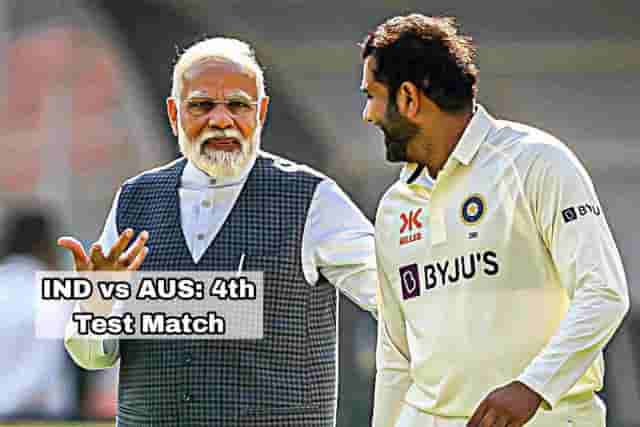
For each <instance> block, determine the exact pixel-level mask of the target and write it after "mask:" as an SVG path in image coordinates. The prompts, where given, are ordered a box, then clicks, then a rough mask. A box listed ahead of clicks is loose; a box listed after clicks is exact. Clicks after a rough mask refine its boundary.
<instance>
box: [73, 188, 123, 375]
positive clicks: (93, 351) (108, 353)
mask: <svg viewBox="0 0 640 427" xmlns="http://www.w3.org/2000/svg"><path fill="white" fill-rule="evenodd" d="M119 197H120V191H119V190H118V192H117V194H116V196H115V197H114V200H113V205H112V206H111V211H109V215H108V216H107V220H106V222H105V225H104V229H103V230H102V234H101V236H100V238H99V239H98V242H99V243H100V245H101V246H102V250H103V251H104V252H108V251H109V250H110V249H111V247H112V246H113V245H114V244H115V242H116V241H117V240H118V230H117V227H116V210H117V207H118V199H119ZM76 312H87V310H86V309H85V308H84V307H83V306H82V305H81V304H80V303H78V304H76V306H75V308H74V313H76ZM97 314H98V313H97ZM99 314H100V315H107V314H109V313H99ZM64 346H65V348H66V349H67V352H68V353H69V356H71V358H72V359H73V360H74V361H75V362H76V364H78V366H80V367H82V368H85V369H104V368H111V367H113V366H115V364H116V363H117V361H118V359H119V358H120V352H119V346H118V340H114V339H108V340H105V339H103V338H100V337H96V336H94V337H90V338H88V337H87V336H81V335H79V334H78V328H77V325H76V323H75V322H73V321H72V320H71V319H69V321H68V322H67V327H66V330H65V339H64Z"/></svg>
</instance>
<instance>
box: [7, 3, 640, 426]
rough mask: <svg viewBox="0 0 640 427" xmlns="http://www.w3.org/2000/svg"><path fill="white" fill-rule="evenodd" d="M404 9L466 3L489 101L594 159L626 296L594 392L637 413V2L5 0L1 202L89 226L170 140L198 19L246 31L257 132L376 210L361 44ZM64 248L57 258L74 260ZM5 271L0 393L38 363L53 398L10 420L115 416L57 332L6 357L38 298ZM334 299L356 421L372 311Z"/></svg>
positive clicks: (377, 172) (230, 32)
mask: <svg viewBox="0 0 640 427" xmlns="http://www.w3.org/2000/svg"><path fill="white" fill-rule="evenodd" d="M412 11H418V12H421V13H425V14H439V15H452V16H456V17H458V19H459V21H460V23H461V24H462V29H463V31H464V32H466V33H468V34H470V35H472V36H473V37H474V39H475V41H476V43H477V45H478V47H479V61H478V62H479V65H480V101H481V103H483V104H484V105H485V106H486V107H487V108H488V110H489V111H490V112H492V113H493V114H494V115H496V116H498V117H503V118H507V119H511V120H516V121H522V122H525V123H530V124H532V125H534V126H537V127H541V128H543V129H546V130H548V131H550V132H551V133H553V134H555V135H556V136H558V137H560V138H561V139H563V140H564V141H565V142H566V143H567V144H568V145H569V146H570V147H571V148H572V149H573V150H574V151H575V152H576V153H577V154H578V156H579V157H580V158H581V160H582V161H583V162H584V164H585V165H586V167H587V169H588V170H589V172H590V173H591V175H592V177H593V180H594V183H595V186H596V188H597V190H598V192H599V195H600V197H601V202H602V204H603V205H604V210H605V212H606V214H607V216H608V219H609V223H610V225H611V227H612V229H613V232H614V235H615V237H616V240H617V243H618V246H619V249H620V251H621V252H622V256H623V259H624V262H625V267H626V271H627V274H628V279H629V286H630V290H631V299H632V309H631V313H630V314H629V316H628V317H627V319H626V320H625V322H624V324H623V326H622V328H621V330H620V331H619V332H618V334H617V335H616V337H615V339H614V340H613V341H612V343H611V344H610V345H609V347H608V349H607V351H606V353H605V355H606V361H607V377H606V388H605V390H604V392H603V393H602V396H603V398H604V399H605V400H606V401H607V404H608V407H609V426H611V427H638V426H640V409H639V405H638V404H639V402H640V309H639V308H638V307H640V290H639V289H638V286H637V285H636V283H637V279H639V278H640V265H639V264H636V263H635V262H634V260H635V259H636V257H638V256H639V255H640V243H638V242H640V235H639V234H640V231H639V230H640V229H639V228H638V226H637V218H636V214H637V212H636V209H638V208H640V191H638V188H640V172H638V168H640V144H639V141H638V130H637V129H638V117H639V116H638V100H639V99H640V26H638V22H640V3H639V2H637V1H632V0H627V1H625V0H609V1H607V2H604V1H602V0H582V1H573V0H568V1H564V2H559V1H554V0H537V1H528V2H523V1H508V0H494V1H482V2H468V1H461V0H431V1H428V2H425V1H414V0H387V1H384V0H368V1H366V2H357V1H353V2H348V1H337V0H324V1H320V2H318V1H304V0H279V1H267V2H258V1H246V0H245V1H237V0H227V1H219V0H218V1H217V0H213V1H205V0H129V1H126V2H125V1H113V0H111V1H109V0H87V1H81V0H0V55H1V56H2V60H1V61H0V62H1V63H2V64H3V66H0V93H2V96H1V97H0V99H1V101H0V102H1V104H0V110H1V111H2V114H1V115H0V123H1V126H0V145H1V146H2V149H1V154H0V218H1V217H7V216H8V214H9V213H10V212H12V211H13V209H14V208H15V207H16V206H25V205H31V204H35V205H36V206H38V209H40V211H42V212H44V214H46V215H47V216H50V217H51V220H52V221H54V223H55V224H57V225H56V228H55V232H56V234H55V235H56V236H57V235H59V234H63V233H71V234H74V235H76V236H78V237H80V238H81V239H82V240H84V241H85V243H90V242H92V241H94V240H95V239H96V238H97V236H98V234H99V232H100V230H101V227H102V224H103V221H104V219H105V216H106V213H107V212H108V209H109V206H110V203H111V200H112V197H113V195H114V194H115V191H116V189H117V188H118V185H119V184H120V183H121V182H122V181H123V179H125V178H127V177H129V176H132V175H135V174H137V173H138V172H139V171H141V170H143V169H147V168H149V167H151V166H154V165H158V164H161V163H163V162H165V161H167V160H170V159H173V158H174V157H175V156H176V155H177V145H176V143H175V141H174V139H173V137H172V136H171V133H170V128H169V126H168V125H167V121H166V113H165V110H164V105H165V98H166V96H167V95H168V93H169V88H170V74H171V69H172V64H173V61H174V59H175V57H176V51H177V49H180V48H183V47H185V46H187V45H188V44H189V43H191V42H193V41H195V40H198V39H200V38H201V37H202V36H203V35H209V36H214V35H227V36H233V37H238V38H241V39H244V40H246V41H248V42H250V43H251V44H252V45H254V46H255V47H256V51H257V55H258V59H259V60H260V61H261V63H262V65H263V66H264V67H265V70H266V80H267V84H268V92H269V93H270V95H271V99H272V102H271V109H270V117H269V121H268V124H267V127H266V130H265V135H264V137H263V148H264V149H266V150H268V151H272V152H275V153H277V154H281V155H283V156H287V157H290V158H291V159H293V160H296V161H299V162H302V163H306V164H309V165H311V166H313V167H315V168H317V169H319V170H320V171H323V172H325V173H327V174H328V175H330V176H332V177H333V178H335V179H336V180H337V181H338V183H340V184H341V185H342V187H343V188H345V190H346V191H347V192H348V193H349V194H350V195H351V196H352V198H353V199H354V201H355V202H356V203H357V204H358V205H359V206H361V207H362V208H363V210H364V211H365V213H366V214H367V215H368V216H369V217H370V218H372V217H373V214H374V212H375V207H376V204H377V201H378V199H379V197H380V195H381V193H382V192H383V191H384V190H385V189H386V188H387V187H388V186H389V185H390V183H391V182H392V181H393V180H394V179H395V177H396V175H397V173H398V168H397V167H396V166H393V165H390V164H388V163H386V162H385V161H384V153H383V146H382V139H381V137H380V135H379V133H378V132H377V131H375V130H373V129H371V128H368V127H366V126H364V125H363V124H362V122H361V120H360V112H361V109H362V106H363V99H362V98H361V95H360V94H359V93H358V85H359V79H360V66H361V64H360V58H359V49H358V48H357V46H356V43H357V42H359V41H360V40H361V39H362V37H363V36H364V35H365V34H366V32H367V31H369V30H371V29H372V28H373V27H374V25H377V24H378V23H380V22H382V21H383V20H384V19H386V18H387V17H390V16H393V15H397V14H403V13H408V12H412ZM43 206H44V207H43ZM9 231H10V230H7V229H6V228H4V229H0V237H2V234H7V233H8V232H9ZM51 243H53V242H51ZM56 253H57V256H58V258H59V259H58V262H59V265H60V266H63V267H69V266H70V265H71V264H70V259H67V258H64V257H63V254H62V253H61V251H57V252H56ZM0 262H3V260H0ZM11 280H12V278H11V277H10V276H6V275H5V276H4V277H1V278H0V297H1V298H0V324H2V325H3V326H0V331H2V339H3V342H2V350H0V395H9V394H12V393H13V390H15V389H17V388H19V386H20V382H21V381H22V379H23V378H26V377H27V376H28V373H30V372H36V371H37V370H41V371H42V372H47V374H43V375H42V376H41V378H43V381H44V379H45V377H46V382H47V384H46V386H47V387H50V389H51V390H55V391H52V392H51V393H53V395H55V396H57V397H58V399H57V401H56V402H54V404H51V405H49V406H50V407H49V408H48V409H47V410H45V407H46V406H45V405H43V404H40V403H38V402H44V401H46V400H47V399H48V398H47V397H46V396H29V397H28V398H26V397H25V399H27V400H28V402H27V401H25V402H24V403H25V406H24V407H25V408H36V409H37V408H39V409H40V410H33V409H28V410H26V411H25V410H21V409H20V408H18V410H15V411H11V410H9V409H7V410H6V411H7V412H6V413H4V414H1V415H0V417H1V418H2V419H5V420H7V422H8V423H9V422H11V423H12V424H11V425H31V424H28V423H27V422H26V421H25V419H26V418H29V419H38V420H40V421H45V420H47V419H52V420H53V419H55V420H56V421H57V423H53V422H52V423H48V422H44V423H42V424H35V425H42V426H56V427H57V426H62V425H64V426H71V425H82V426H93V425H99V426H102V425H105V426H107V425H113V417H114V414H115V401H116V377H117V376H116V372H115V370H111V371H108V372H85V371H81V370H80V369H78V368H76V367H75V366H73V365H72V363H71V362H70V360H69V359H68V357H67V356H66V354H64V351H63V348H62V344H61V343H60V342H56V343H55V346H54V347H52V348H51V350H48V351H47V352H46V353H45V354H47V355H50V358H51V360H50V361H49V360H47V358H46V357H45V358H44V360H42V358H41V360H40V361H31V359H30V358H17V357H14V356H15V352H16V350H15V349H17V348H23V349H24V348H29V346H30V345H33V343H32V341H33V337H32V334H33V333H32V330H30V329H28V328H21V327H20V326H16V325H19V324H18V323H16V322H13V323H12V322H11V321H10V320H11V319H13V318H15V313H16V312H22V313H26V312H28V311H29V310H30V308H29V307H30V306H29V305H28V302H27V298H22V300H19V301H17V300H12V299H11V298H10V296H12V295H13V297H15V293H14V294H11V293H7V292H5V291H4V289H2V288H6V287H7V286H8V284H9V283H11ZM26 286H28V285H25V291H24V292H25V295H28V294H29V292H30V291H29V290H28V289H26ZM12 316H13V317H12ZM340 316H341V330H340V390H339V399H340V400H339V421H338V426H339V427H350V426H365V425H367V424H368V420H369V417H370V411H371V401H372V390H373V385H372V381H373V371H374V346H375V323H374V321H373V320H372V319H371V318H370V317H368V316H367V315H365V314H364V313H362V312H360V311H359V310H358V309H357V308H356V307H355V306H354V305H352V304H351V303H350V302H349V301H347V300H346V299H344V298H343V299H342V301H341V304H340ZM16 329H17V331H16ZM34 348H35V345H34ZM33 351H35V350H33ZM54 353H58V355H57V356H56V355H54ZM60 354H62V356H60ZM59 358H62V359H61V360H62V362H60V363H59ZM31 363H33V364H34V365H33V366H32V365H30V364H31ZM36 363H40V366H35V364H36ZM43 363H44V364H43ZM48 363H49V364H51V368H50V369H49V368H48V367H47V364H48ZM54 363H56V364H60V367H55V369H54V367H53V364H54ZM9 373H12V374H13V376H11V375H9ZM25 381H26V380H25ZM49 397H50V396H49ZM49 400H50V399H49ZM0 402H3V401H2V400H0ZM34 402H35V404H34ZM27 403H29V404H30V405H31V406H28V405H26V404H27ZM7 405H8V404H7ZM0 410H2V406H1V405H0ZM98 420H102V421H106V424H99V423H98ZM66 421H69V423H68V424H67V423H65V422H66ZM71 421H76V422H79V423H78V424H72V423H71ZM61 422H62V423H61ZM576 427H577V426H576Z"/></svg>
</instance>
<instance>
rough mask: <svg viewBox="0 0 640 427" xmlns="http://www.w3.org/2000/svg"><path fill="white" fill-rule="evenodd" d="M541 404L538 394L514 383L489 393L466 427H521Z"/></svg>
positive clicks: (519, 383) (516, 382) (521, 384)
mask: <svg viewBox="0 0 640 427" xmlns="http://www.w3.org/2000/svg"><path fill="white" fill-rule="evenodd" d="M541 402H542V397H540V395H539V394H538V393H536V392H535V391H533V390H531V389H530V388H529V387H527V386H526V385H524V384H523V383H521V382H519V381H514V382H512V383H510V384H508V385H506V386H504V387H500V388H498V389H496V390H494V391H492V392H491V393H489V395H488V396H487V397H485V398H484V400H483V401H482V402H481V403H480V405H479V406H478V408H476V410H475V412H474V413H473V415H472V416H471V419H470V420H469V422H468V423H467V427H522V426H524V425H525V424H526V423H527V421H529V420H530V419H531V418H532V417H533V416H534V415H535V413H536V411H537V410H538V407H539V406H540V403H541Z"/></svg>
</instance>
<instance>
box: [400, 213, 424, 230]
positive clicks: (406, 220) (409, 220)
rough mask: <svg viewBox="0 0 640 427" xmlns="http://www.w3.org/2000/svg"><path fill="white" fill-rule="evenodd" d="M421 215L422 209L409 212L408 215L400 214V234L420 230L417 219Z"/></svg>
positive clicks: (419, 223)
mask: <svg viewBox="0 0 640 427" xmlns="http://www.w3.org/2000/svg"><path fill="white" fill-rule="evenodd" d="M420 214H422V208H420V209H418V210H416V211H409V215H407V214H406V213H404V212H403V213H401V214H400V219H401V220H402V227H400V233H404V232H405V231H407V230H408V231H411V230H413V228H414V227H415V228H422V223H421V222H420V220H419V219H418V218H419V217H420Z"/></svg>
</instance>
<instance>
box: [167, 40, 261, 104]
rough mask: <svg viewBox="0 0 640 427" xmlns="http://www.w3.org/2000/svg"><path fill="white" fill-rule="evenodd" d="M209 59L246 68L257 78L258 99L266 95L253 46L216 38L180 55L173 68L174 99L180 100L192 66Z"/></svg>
mask: <svg viewBox="0 0 640 427" xmlns="http://www.w3.org/2000/svg"><path fill="white" fill-rule="evenodd" d="M207 59H221V60H224V61H228V62H231V63H234V64H238V65H240V66H242V67H244V68H246V69H247V70H248V71H250V72H251V73H252V74H254V75H255V76H256V86H257V91H258V98H262V97H264V96H265V95H266V90H265V84H264V74H263V72H262V68H261V67H260V64H258V61H257V59H256V57H255V53H254V51H253V49H252V48H251V46H249V44H248V43H245V42H243V41H241V40H237V39H230V38H225V37H215V38H210V39H205V40H202V41H200V42H198V43H196V44H194V45H193V46H191V47H189V48H188V49H187V50H185V51H184V52H183V53H182V55H180V58H179V59H178V62H176V65H175V66H174V67H173V85H172V87H171V96H172V97H174V98H175V99H178V100H179V99H180V93H181V91H182V77H183V76H184V73H185V72H186V71H187V70H188V69H189V68H191V66H193V65H195V64H196V63H198V62H201V61H204V60H207Z"/></svg>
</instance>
